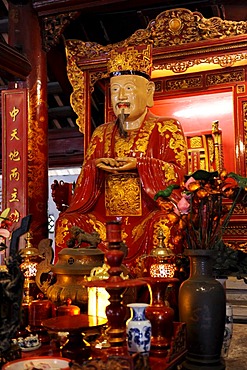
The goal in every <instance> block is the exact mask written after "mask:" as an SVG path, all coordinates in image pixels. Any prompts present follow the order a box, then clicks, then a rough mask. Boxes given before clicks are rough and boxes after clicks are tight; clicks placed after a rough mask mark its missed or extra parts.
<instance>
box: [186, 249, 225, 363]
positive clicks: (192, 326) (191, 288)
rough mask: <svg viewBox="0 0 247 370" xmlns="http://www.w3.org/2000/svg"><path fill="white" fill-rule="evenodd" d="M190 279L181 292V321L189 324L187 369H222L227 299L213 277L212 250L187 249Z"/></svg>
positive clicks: (187, 325) (221, 287)
mask: <svg viewBox="0 0 247 370" xmlns="http://www.w3.org/2000/svg"><path fill="white" fill-rule="evenodd" d="M186 254H187V255H188V256H189V258H190V277H189V278H188V279H187V280H186V281H184V282H183V283H182V284H181V286H180V289H179V316H180V321H182V322H185V323H186V328H187V349H188V352H187V355H186V360H185V362H184V363H183V369H184V370H185V369H186V370H192V369H193V370H201V369H204V370H209V369H211V370H212V369H213V370H223V369H225V365H224V361H223V360H222V359H221V357H220V356H221V348H222V343H223V338H224V328H225V315H226V297H225V290H224V288H223V286H222V285H221V284H220V283H219V282H218V281H217V280H215V279H214V278H213V277H212V265H213V254H214V251H212V250H202V249H198V250H186Z"/></svg>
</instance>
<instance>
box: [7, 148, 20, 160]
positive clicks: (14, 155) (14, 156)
mask: <svg viewBox="0 0 247 370" xmlns="http://www.w3.org/2000/svg"><path fill="white" fill-rule="evenodd" d="M9 159H10V160H11V161H15V162H18V161H20V160H21V156H20V152H19V150H13V151H12V152H10V153H9Z"/></svg>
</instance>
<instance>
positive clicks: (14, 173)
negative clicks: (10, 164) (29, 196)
mask: <svg viewBox="0 0 247 370" xmlns="http://www.w3.org/2000/svg"><path fill="white" fill-rule="evenodd" d="M9 179H10V181H11V180H13V179H14V180H16V181H19V180H20V172H19V171H18V168H16V167H15V168H12V170H11V171H10V175H9Z"/></svg>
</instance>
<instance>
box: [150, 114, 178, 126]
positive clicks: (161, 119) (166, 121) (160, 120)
mask: <svg viewBox="0 0 247 370" xmlns="http://www.w3.org/2000/svg"><path fill="white" fill-rule="evenodd" d="M148 119H151V120H153V121H154V122H155V123H157V124H159V125H162V126H170V125H174V126H177V127H179V128H180V127H181V124H180V122H179V121H178V120H177V119H176V118H174V117H167V116H157V115H155V114H153V113H151V112H149V114H148Z"/></svg>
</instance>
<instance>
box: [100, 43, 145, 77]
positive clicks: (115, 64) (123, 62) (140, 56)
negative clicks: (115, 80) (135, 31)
mask: <svg viewBox="0 0 247 370" xmlns="http://www.w3.org/2000/svg"><path fill="white" fill-rule="evenodd" d="M151 50H152V48H151V45H141V46H129V47H124V48H119V49H116V50H115V49H113V50H111V52H110V57H109V60H108V64H107V69H108V73H109V74H110V76H111V77H112V76H118V75H122V74H133V75H139V76H143V77H145V78H148V79H150V77H151V71H152V53H151Z"/></svg>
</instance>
